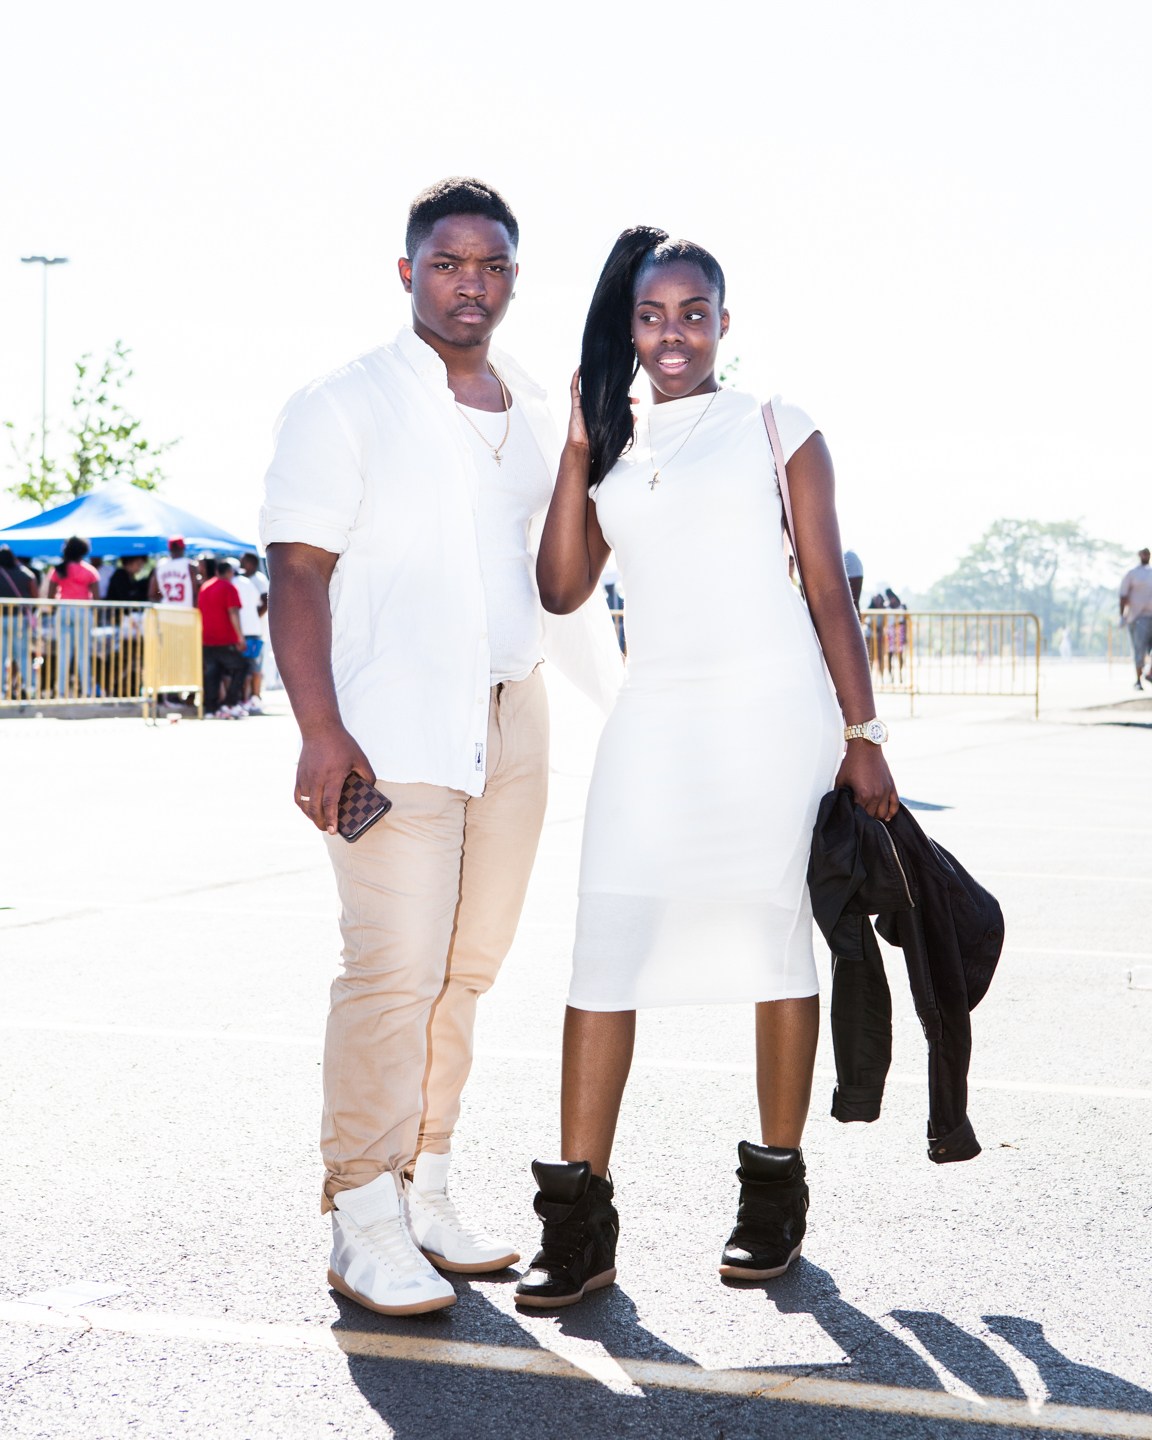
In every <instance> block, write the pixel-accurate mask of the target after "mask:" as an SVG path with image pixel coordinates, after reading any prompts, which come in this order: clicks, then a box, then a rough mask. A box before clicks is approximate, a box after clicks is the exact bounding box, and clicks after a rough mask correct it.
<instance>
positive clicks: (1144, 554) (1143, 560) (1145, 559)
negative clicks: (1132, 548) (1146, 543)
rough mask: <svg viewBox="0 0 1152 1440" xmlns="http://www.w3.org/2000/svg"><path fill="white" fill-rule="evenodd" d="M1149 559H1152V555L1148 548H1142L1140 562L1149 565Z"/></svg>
mask: <svg viewBox="0 0 1152 1440" xmlns="http://www.w3.org/2000/svg"><path fill="white" fill-rule="evenodd" d="M1149 559H1152V555H1150V554H1149V552H1148V551H1147V550H1141V551H1140V563H1141V565H1147V564H1148V561H1149Z"/></svg>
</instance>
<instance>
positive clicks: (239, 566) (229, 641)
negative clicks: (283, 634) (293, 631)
mask: <svg viewBox="0 0 1152 1440" xmlns="http://www.w3.org/2000/svg"><path fill="white" fill-rule="evenodd" d="M91 553H92V547H91V545H90V544H89V542H88V541H87V540H86V539H85V538H84V537H83V536H80V535H73V536H71V537H70V538H69V539H68V540H67V541H66V542H65V544H64V547H63V551H62V553H61V556H60V559H59V560H58V561H57V562H55V564H48V565H42V564H37V563H36V561H35V560H31V559H23V558H20V557H17V556H16V555H15V554H13V552H12V550H11V548H10V547H9V546H0V604H3V602H5V601H20V600H61V601H68V602H71V603H69V604H66V605H61V606H58V607H54V614H53V615H52V616H51V617H48V616H47V615H39V614H37V610H36V608H34V607H31V606H29V607H19V608H17V607H15V606H12V607H10V608H9V609H8V610H7V611H6V612H5V613H4V614H3V616H2V618H0V695H3V696H4V697H6V698H20V697H23V698H25V699H28V700H33V699H36V698H38V697H40V698H42V697H44V696H46V695H49V694H51V695H53V696H54V697H55V698H66V697H68V696H71V695H75V696H76V697H77V698H88V697H91V696H93V695H97V694H100V693H102V686H101V683H100V674H99V672H96V673H94V670H93V663H92V661H93V655H94V650H96V649H97V647H96V646H95V645H94V632H95V631H96V628H97V627H98V626H106V627H111V628H113V629H114V630H116V631H118V632H119V643H120V645H121V647H122V648H125V649H130V648H131V647H130V646H125V645H124V642H125V640H129V641H131V640H133V639H138V638H139V636H140V635H141V634H142V608H134V607H143V606H145V605H148V604H160V603H162V604H165V605H174V606H178V607H184V608H189V609H192V608H195V609H198V610H199V611H200V615H201V625H202V632H203V634H202V644H203V651H204V713H205V715H206V716H208V717H212V718H219V719H230V720H233V719H242V718H245V717H247V716H248V715H253V714H259V713H261V709H262V702H261V688H262V683H263V654H264V616H265V614H266V613H267V609H268V577H267V576H266V575H265V574H264V572H263V571H262V570H261V568H260V561H259V557H258V556H256V555H255V554H253V553H251V552H248V553H246V554H244V555H243V556H241V557H240V558H239V559H236V558H233V557H231V556H226V557H222V558H221V557H215V556H212V555H207V554H203V555H199V556H196V557H193V556H190V555H189V554H188V551H187V546H186V544H185V541H184V537H183V536H181V535H173V536H172V537H170V539H169V541H168V551H167V554H166V555H163V556H162V557H160V558H158V559H153V557H151V556H147V555H121V556H120V557H119V560H118V561H115V562H113V561H111V560H104V561H103V562H102V563H101V564H99V565H95V564H93V563H92V560H91ZM101 602H106V603H105V606H104V607H102V606H101ZM101 653H102V652H101ZM49 662H51V665H50V668H49V669H46V668H45V667H46V666H48V665H49ZM128 668H129V667H127V666H126V665H124V664H121V666H120V667H119V673H120V674H123V673H124V672H125V670H126V669H128Z"/></svg>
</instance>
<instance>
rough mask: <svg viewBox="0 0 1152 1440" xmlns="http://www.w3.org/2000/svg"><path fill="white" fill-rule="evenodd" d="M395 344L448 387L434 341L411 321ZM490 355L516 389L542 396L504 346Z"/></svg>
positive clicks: (420, 369) (412, 362)
mask: <svg viewBox="0 0 1152 1440" xmlns="http://www.w3.org/2000/svg"><path fill="white" fill-rule="evenodd" d="M395 345H396V348H397V349H398V350H399V351H400V353H401V355H403V356H404V358H405V360H407V361H408V363H409V365H411V366H412V368H413V370H415V371H416V373H417V375H419V376H421V378H423V379H426V380H438V381H439V382H440V384H441V385H443V387H444V388H445V390H447V388H448V370H447V367H446V366H445V364H444V361H443V360H441V358H440V356H439V355H437V353H436V351H435V350H433V348H432V347H431V345H429V344H428V343H427V342H426V341H424V340H421V338H420V336H419V335H417V334H416V331H415V330H413V328H412V327H411V325H402V326H401V327H400V329H399V331H398V332H397V334H396V340H395ZM490 358H491V360H492V362H493V364H494V365H495V366H496V368H497V370H498V371H499V372H500V374H501V375H502V376H503V377H504V379H505V380H506V381H507V382H508V384H509V385H510V386H511V388H512V389H513V391H518V392H520V393H521V394H524V395H532V396H535V397H536V398H538V399H541V400H543V399H544V396H545V391H544V390H543V389H542V387H541V386H539V385H538V384H537V383H536V381H535V380H533V379H532V377H531V376H530V375H528V374H527V373H526V372H525V371H524V370H522V369H521V368H520V366H519V365H518V364H517V363H516V361H515V360H513V358H512V357H511V355H508V354H506V353H505V352H504V351H503V350H492V351H490Z"/></svg>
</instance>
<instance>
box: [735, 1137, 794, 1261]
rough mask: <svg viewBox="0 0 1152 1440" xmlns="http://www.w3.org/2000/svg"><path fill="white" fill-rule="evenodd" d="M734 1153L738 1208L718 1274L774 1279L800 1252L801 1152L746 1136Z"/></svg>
mask: <svg viewBox="0 0 1152 1440" xmlns="http://www.w3.org/2000/svg"><path fill="white" fill-rule="evenodd" d="M737 1153H738V1155H739V1157H740V1168H739V1170H737V1171H736V1178H737V1179H738V1180H739V1181H740V1208H739V1210H738V1211H737V1212H736V1228H735V1229H734V1230H733V1231H732V1234H731V1235H729V1237H728V1243H727V1245H725V1246H724V1254H723V1255H722V1256H721V1257H720V1274H721V1275H725V1276H727V1277H729V1278H730V1279H732V1280H773V1279H775V1277H776V1276H777V1275H783V1274H784V1272H785V1270H787V1269H788V1266H789V1265H791V1263H792V1261H793V1260H795V1259H796V1257H797V1255H799V1254H800V1250H801V1242H802V1241H803V1239H804V1231H805V1229H806V1228H807V1223H808V1222H807V1219H806V1216H807V1213H808V1186H807V1184H806V1183H805V1180H804V1156H803V1154H802V1153H801V1152H800V1151H799V1150H784V1149H781V1148H780V1147H779V1146H776V1145H753V1144H752V1143H751V1142H750V1141H748V1140H741V1141H740V1144H739V1146H738V1147H737Z"/></svg>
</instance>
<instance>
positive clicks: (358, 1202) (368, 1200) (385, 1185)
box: [332, 1170, 400, 1230]
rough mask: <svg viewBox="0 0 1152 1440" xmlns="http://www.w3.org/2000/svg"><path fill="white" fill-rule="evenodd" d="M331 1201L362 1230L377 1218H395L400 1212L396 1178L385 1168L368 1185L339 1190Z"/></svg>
mask: <svg viewBox="0 0 1152 1440" xmlns="http://www.w3.org/2000/svg"><path fill="white" fill-rule="evenodd" d="M332 1203H333V1205H335V1207H336V1209H337V1210H339V1211H340V1213H341V1214H342V1215H347V1216H348V1217H349V1219H350V1220H352V1221H353V1222H354V1223H355V1224H356V1225H359V1226H360V1228H361V1229H362V1230H366V1229H367V1228H368V1226H369V1225H375V1224H376V1222H377V1221H378V1220H395V1218H396V1216H397V1215H399V1213H400V1195H399V1192H398V1191H397V1188H396V1178H395V1176H394V1175H393V1174H392V1173H391V1171H388V1170H386V1171H385V1172H384V1174H383V1175H378V1176H377V1177H376V1179H375V1180H373V1181H372V1182H371V1183H370V1184H368V1185H358V1186H357V1187H356V1188H355V1189H354V1190H340V1191H338V1192H337V1194H336V1195H334V1196H333V1197H332Z"/></svg>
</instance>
